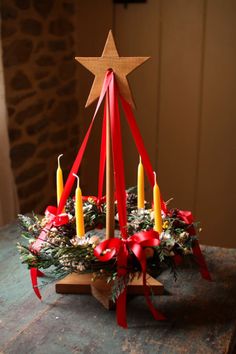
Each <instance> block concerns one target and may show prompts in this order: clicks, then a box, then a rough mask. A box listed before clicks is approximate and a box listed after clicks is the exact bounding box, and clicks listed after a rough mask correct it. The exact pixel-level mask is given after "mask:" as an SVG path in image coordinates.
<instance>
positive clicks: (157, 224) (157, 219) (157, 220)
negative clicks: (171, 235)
mask: <svg viewBox="0 0 236 354" xmlns="http://www.w3.org/2000/svg"><path fill="white" fill-rule="evenodd" d="M153 173H154V187H153V204H154V206H153V208H154V230H155V231H157V232H159V234H160V233H161V232H162V217H161V194H160V189H159V187H158V185H157V180H156V173H155V172H153Z"/></svg>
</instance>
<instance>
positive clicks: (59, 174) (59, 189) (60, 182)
mask: <svg viewBox="0 0 236 354" xmlns="http://www.w3.org/2000/svg"><path fill="white" fill-rule="evenodd" d="M62 156H63V154H61V155H59V156H58V158H57V161H58V166H57V178H56V184H57V206H58V205H59V203H60V199H61V195H62V192H63V189H64V184H63V173H62V169H61V165H60V158H61V157H62Z"/></svg>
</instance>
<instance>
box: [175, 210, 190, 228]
mask: <svg viewBox="0 0 236 354" xmlns="http://www.w3.org/2000/svg"><path fill="white" fill-rule="evenodd" d="M178 217H179V218H180V219H181V220H183V221H184V222H185V223H186V224H188V225H190V224H192V223H193V215H192V213H191V211H188V210H178Z"/></svg>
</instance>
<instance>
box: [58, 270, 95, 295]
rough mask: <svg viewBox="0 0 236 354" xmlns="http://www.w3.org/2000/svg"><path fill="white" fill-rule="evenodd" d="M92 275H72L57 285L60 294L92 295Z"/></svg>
mask: <svg viewBox="0 0 236 354" xmlns="http://www.w3.org/2000/svg"><path fill="white" fill-rule="evenodd" d="M91 278H92V274H91V273H87V274H78V273H71V274H69V275H67V276H66V277H65V278H63V279H61V280H59V281H58V282H57V283H56V292H57V293H59V294H91V282H92V281H91Z"/></svg>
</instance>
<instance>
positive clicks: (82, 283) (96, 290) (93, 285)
mask: <svg viewBox="0 0 236 354" xmlns="http://www.w3.org/2000/svg"><path fill="white" fill-rule="evenodd" d="M91 279H92V274H91V273H89V274H78V273H71V274H69V275H67V276H66V277H65V278H64V279H61V280H59V281H58V282H57V283H56V292H57V293H59V294H92V295H93V296H94V297H95V298H96V299H97V300H98V301H99V302H100V303H101V304H102V305H103V306H104V307H105V308H106V309H107V310H113V309H114V308H115V304H114V302H113V301H112V300H111V286H112V285H111V284H107V283H106V281H105V280H102V279H98V280H96V281H95V282H93V281H92V280H91ZM147 284H148V285H149V286H151V288H152V293H153V294H154V295H163V293H164V287H163V285H162V284H161V283H160V282H159V281H158V280H156V279H154V278H153V277H151V276H150V275H149V274H147ZM127 293H128V294H130V295H143V280H142V277H138V276H137V277H135V278H134V279H133V281H132V282H131V283H130V284H128V286H127Z"/></svg>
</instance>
